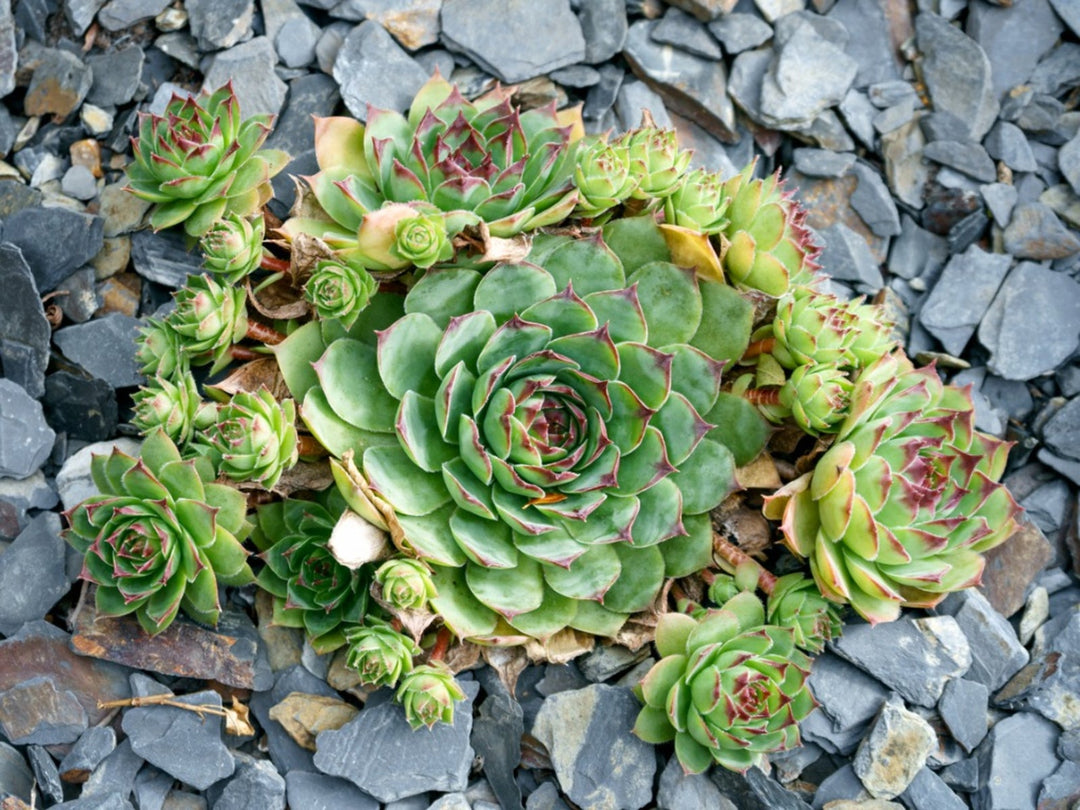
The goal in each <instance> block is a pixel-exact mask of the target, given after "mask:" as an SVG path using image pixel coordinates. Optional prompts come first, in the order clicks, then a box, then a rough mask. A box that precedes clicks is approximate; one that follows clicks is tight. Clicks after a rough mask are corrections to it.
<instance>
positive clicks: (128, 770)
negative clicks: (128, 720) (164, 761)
mask: <svg viewBox="0 0 1080 810" xmlns="http://www.w3.org/2000/svg"><path fill="white" fill-rule="evenodd" d="M176 711H180V710H179V709H177V710H176ZM142 766H143V758H142V757H140V756H139V755H138V754H136V753H135V752H134V751H133V750H132V748H131V740H123V741H122V742H121V743H120V744H119V745H118V746H116V748H114V749H113V750H112V751H111V752H109V754H108V755H107V756H106V757H105V758H104V759H103V760H101V762H100V763H98V766H97V767H96V768H94V772H93V773H91V774H90V777H89V778H88V779H87V780H86V781H85V782H84V783H83V788H82V793H81V795H80V800H82V801H86V802H92V801H98V802H102V803H103V804H102V806H104V807H108V806H109V805H106V804H104V802H106V801H109V800H110V799H111V800H114V801H115V800H116V799H123V800H124V801H127V797H128V796H130V795H131V792H132V790H133V789H134V786H135V777H136V775H137V774H138V773H139V769H140V768H142ZM88 806H95V805H88ZM129 806H130V805H129Z"/></svg>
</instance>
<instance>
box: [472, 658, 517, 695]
mask: <svg viewBox="0 0 1080 810" xmlns="http://www.w3.org/2000/svg"><path fill="white" fill-rule="evenodd" d="M480 654H481V655H482V656H483V658H484V660H485V661H487V662H488V664H490V665H491V668H492V669H494V670H495V673H496V674H497V675H498V676H499V680H500V681H502V684H503V686H505V687H506V689H507V691H509V692H510V694H511V695H512V694H514V690H515V689H516V688H517V680H518V676H520V675H521V673H522V672H524V671H525V667H527V666H528V665H529V655H528V654H527V653H526V652H525V650H523V649H522V648H521V647H484V648H483V649H482V650H481V653H480Z"/></svg>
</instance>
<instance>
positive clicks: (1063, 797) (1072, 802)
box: [1038, 762, 1080, 810]
mask: <svg viewBox="0 0 1080 810" xmlns="http://www.w3.org/2000/svg"><path fill="white" fill-rule="evenodd" d="M1078 801H1080V765H1078V764H1076V763H1075V762H1062V763H1061V766H1060V767H1059V768H1058V769H1057V770H1056V771H1054V772H1053V773H1052V774H1051V775H1050V776H1048V777H1047V778H1046V779H1045V780H1044V781H1043V783H1042V787H1041V788H1040V789H1039V804H1038V806H1039V807H1040V808H1042V809H1043V810H1068V808H1070V807H1076V803H1077V802H1078Z"/></svg>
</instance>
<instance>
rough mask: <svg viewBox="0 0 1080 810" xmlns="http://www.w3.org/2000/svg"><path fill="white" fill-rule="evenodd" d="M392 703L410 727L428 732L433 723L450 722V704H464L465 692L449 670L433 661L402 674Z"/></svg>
mask: <svg viewBox="0 0 1080 810" xmlns="http://www.w3.org/2000/svg"><path fill="white" fill-rule="evenodd" d="M394 699H395V700H397V702H398V703H400V704H401V706H402V708H403V709H405V719H406V720H408V721H409V726H410V727H412V728H413V729H418V728H420V726H427V727H428V728H431V727H432V726H434V725H435V724H436V723H453V722H454V703H456V702H457V701H459V700H464V699H465V692H464V691H463V690H462V688H461V686H459V685H458V682H457V681H456V680H455V679H454V673H453V672H451V671H450V668H449V667H447V666H446V664H444V663H442V662H441V661H435V662H434V663H430V664H421V665H419V666H416V667H413V668H412V669H411V670H409V671H408V672H406V673H404V674H403V675H402V677H401V683H400V685H399V686H398V688H397V693H396V694H395V695H394Z"/></svg>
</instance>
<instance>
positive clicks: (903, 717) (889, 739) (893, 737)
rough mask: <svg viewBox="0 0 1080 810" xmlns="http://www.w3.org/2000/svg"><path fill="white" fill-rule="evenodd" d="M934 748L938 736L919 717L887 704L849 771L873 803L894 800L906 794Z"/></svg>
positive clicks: (898, 704)
mask: <svg viewBox="0 0 1080 810" xmlns="http://www.w3.org/2000/svg"><path fill="white" fill-rule="evenodd" d="M935 748H937V735H936V734H935V733H934V729H933V728H932V727H931V725H930V724H929V723H928V722H926V720H924V719H923V718H922V717H920V716H919V715H917V714H915V713H914V712H911V711H908V710H907V709H906V708H904V705H903V702H902V701H900V700H890V701H888V702H887V703H886V704H885V705H884V706H883V707H882V709H881V714H880V715H878V718H877V719H876V720H875V721H874V724H873V725H872V726H871V727H870V733H869V734H867V735H866V737H865V738H864V739H863V741H862V744H861V745H860V746H859V750H858V751H857V752H856V753H855V759H854V761H853V762H852V767H853V768H854V769H855V775H856V776H858V777H859V781H861V782H862V783H863V787H865V788H866V790H867V792H869V793H870V795H871V796H873V797H874V798H876V799H893V798H896V797H897V796H899V795H900V794H901V793H903V792H904V791H905V790H907V788H908V785H910V784H911V782H912V780H913V779H914V778H915V775H916V774H917V773H918V772H919V771H921V770H922V768H923V766H924V765H925V764H926V760H927V758H928V757H929V756H930V754H931V752H932V751H933V750H934V749H935Z"/></svg>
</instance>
